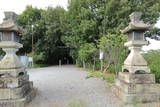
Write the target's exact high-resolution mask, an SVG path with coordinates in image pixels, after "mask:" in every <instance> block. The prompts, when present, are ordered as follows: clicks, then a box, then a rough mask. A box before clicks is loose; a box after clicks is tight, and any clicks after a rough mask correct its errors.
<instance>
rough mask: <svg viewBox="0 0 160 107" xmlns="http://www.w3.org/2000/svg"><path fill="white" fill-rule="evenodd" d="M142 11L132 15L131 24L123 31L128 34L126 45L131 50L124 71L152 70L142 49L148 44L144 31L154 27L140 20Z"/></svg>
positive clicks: (147, 71)
mask: <svg viewBox="0 0 160 107" xmlns="http://www.w3.org/2000/svg"><path fill="white" fill-rule="evenodd" d="M141 15H142V13H140V12H134V13H132V14H131V15H130V20H131V22H130V23H129V26H128V27H126V28H125V29H124V30H122V33H125V34H128V42H127V43H125V46H127V47H128V48H129V50H130V51H131V52H130V54H129V56H128V57H127V59H126V60H125V62H124V66H123V71H128V72H130V73H136V72H138V71H144V72H146V73H149V72H150V69H149V68H148V67H147V62H146V61H145V59H144V58H143V56H142V55H141V53H140V51H141V48H142V46H143V45H146V44H148V42H147V41H145V38H144V32H145V31H146V30H148V29H149V28H151V27H152V25H147V24H144V23H143V22H142V21H140V18H141Z"/></svg>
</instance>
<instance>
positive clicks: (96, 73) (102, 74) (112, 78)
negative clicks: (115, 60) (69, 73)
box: [86, 72, 116, 83]
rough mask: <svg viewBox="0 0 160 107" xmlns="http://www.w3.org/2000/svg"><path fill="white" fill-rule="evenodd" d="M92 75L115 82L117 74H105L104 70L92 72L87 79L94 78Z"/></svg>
mask: <svg viewBox="0 0 160 107" xmlns="http://www.w3.org/2000/svg"><path fill="white" fill-rule="evenodd" d="M92 77H96V78H101V79H102V80H105V81H107V82H109V83H113V82H114V80H115V78H116V76H115V74H110V73H107V74H104V73H102V72H92V73H91V74H89V75H88V76H87V77H86V79H88V78H92Z"/></svg>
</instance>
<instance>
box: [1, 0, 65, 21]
mask: <svg viewBox="0 0 160 107" xmlns="http://www.w3.org/2000/svg"><path fill="white" fill-rule="evenodd" d="M67 4H68V0H1V1H0V23H1V22H2V20H3V18H4V11H14V12H16V13H17V14H20V13H22V12H23V11H24V10H25V7H26V6H27V5H32V6H33V7H38V8H43V9H45V8H46V7H48V6H52V7H56V6H62V7H64V8H65V9H66V8H67Z"/></svg>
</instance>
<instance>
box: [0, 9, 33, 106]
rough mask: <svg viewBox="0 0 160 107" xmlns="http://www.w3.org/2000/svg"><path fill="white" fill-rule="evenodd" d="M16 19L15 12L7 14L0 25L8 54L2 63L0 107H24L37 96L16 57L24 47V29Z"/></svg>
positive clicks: (0, 40) (2, 44)
mask: <svg viewBox="0 0 160 107" xmlns="http://www.w3.org/2000/svg"><path fill="white" fill-rule="evenodd" d="M16 18H17V15H16V14H15V13H14V12H5V18H4V20H3V23H2V24H0V47H1V48H2V49H3V51H5V53H6V54H5V56H4V58H3V59H2V60H1V61H0V107H24V106H25V104H26V103H27V102H29V101H30V100H31V99H32V98H33V97H34V96H35V90H34V88H33V83H32V82H30V81H29V76H28V75H27V72H26V70H25V67H24V66H23V64H22V63H21V61H20V60H19V58H18V56H17V55H16V52H17V51H18V50H19V48H22V47H23V45H22V44H20V43H19V35H20V33H21V31H22V29H21V27H19V26H18V25H17V23H16Z"/></svg>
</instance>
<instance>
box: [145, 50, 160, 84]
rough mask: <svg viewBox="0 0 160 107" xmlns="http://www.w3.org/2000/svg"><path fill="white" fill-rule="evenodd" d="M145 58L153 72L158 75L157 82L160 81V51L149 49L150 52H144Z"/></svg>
mask: <svg viewBox="0 0 160 107" xmlns="http://www.w3.org/2000/svg"><path fill="white" fill-rule="evenodd" d="M143 55H144V58H145V59H146V60H147V62H148V65H149V67H150V69H151V73H154V74H155V76H156V82H158V83H160V70H159V67H160V66H159V65H160V51H159V50H157V51H149V52H148V53H145V54H143Z"/></svg>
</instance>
